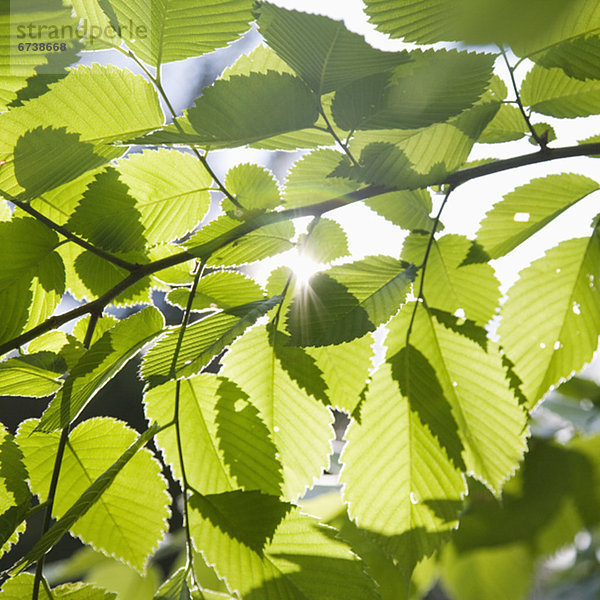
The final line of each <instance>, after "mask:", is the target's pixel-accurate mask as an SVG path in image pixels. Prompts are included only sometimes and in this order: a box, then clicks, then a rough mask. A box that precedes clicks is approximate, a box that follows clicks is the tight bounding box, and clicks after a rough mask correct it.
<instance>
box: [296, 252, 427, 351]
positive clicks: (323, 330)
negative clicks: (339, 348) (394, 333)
mask: <svg viewBox="0 0 600 600" xmlns="http://www.w3.org/2000/svg"><path fill="white" fill-rule="evenodd" d="M415 275H416V270H415V267H414V266H413V265H407V264H406V263H405V262H403V261H400V260H397V259H395V258H392V257H390V256H383V255H380V256H370V257H368V258H365V259H363V260H360V261H356V262H353V263H350V264H347V265H341V266H339V267H332V268H331V269H329V270H327V271H323V272H321V273H317V274H316V275H314V276H313V277H312V278H311V280H310V281H309V282H308V283H307V284H306V289H301V290H298V293H297V294H296V296H295V297H294V299H293V301H292V304H291V306H290V309H289V312H288V315H287V326H288V329H289V331H290V333H291V335H292V340H293V342H294V343H297V344H299V345H302V346H328V345H330V344H339V343H341V342H349V341H350V340H353V339H354V338H357V337H361V336H363V335H364V334H365V333H367V332H368V331H373V330H374V329H375V328H376V327H377V326H378V325H380V324H382V323H384V322H385V321H387V320H388V319H389V318H390V317H391V316H392V315H394V314H395V313H396V312H397V311H398V309H399V308H400V306H401V304H402V303H403V302H404V300H405V298H406V293H407V292H408V289H409V286H410V284H411V282H412V281H413V280H414V278H415Z"/></svg>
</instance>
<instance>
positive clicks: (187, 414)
mask: <svg viewBox="0 0 600 600" xmlns="http://www.w3.org/2000/svg"><path fill="white" fill-rule="evenodd" d="M176 385H177V384H176V383H175V382H168V383H166V384H164V385H161V386H159V387H156V388H153V389H151V390H149V391H148V392H147V393H146V394H145V396H144V403H145V411H146V415H147V417H148V418H149V419H151V420H153V421H156V422H157V423H158V424H159V425H166V424H167V423H169V422H171V421H172V419H173V418H174V417H175V414H174V410H175V409H174V406H175V394H176ZM179 385H180V390H179V430H180V435H181V440H182V444H181V451H182V455H183V462H184V465H185V472H186V478H187V481H188V483H189V485H191V486H193V488H194V489H195V490H198V491H200V492H202V493H206V494H218V493H221V492H227V491H232V490H235V489H239V488H243V489H246V490H252V489H260V490H262V491H264V492H265V493H267V494H273V495H275V496H279V495H280V493H281V484H282V475H281V464H280V463H279V461H278V459H277V458H276V454H277V449H276V448H275V445H274V444H273V441H272V440H271V435H270V433H269V431H268V429H267V427H266V426H265V424H264V423H263V421H262V419H261V417H260V415H259V414H258V413H257V410H256V408H255V407H254V406H253V405H252V404H251V403H250V402H249V401H248V397H247V395H246V394H244V393H243V392H242V391H241V390H240V389H239V388H238V387H237V386H235V385H234V384H232V383H231V382H229V381H227V380H225V379H223V378H221V377H219V378H218V377H215V376H214V375H209V374H203V375H196V376H194V377H191V378H189V379H185V380H183V381H181V382H180V383H179ZM156 444H157V446H158V447H159V448H160V449H161V450H162V452H163V454H164V457H165V460H166V462H167V464H169V465H170V467H171V469H172V470H173V474H174V476H175V477H177V478H178V479H181V465H180V461H179V450H178V447H177V434H176V431H175V428H174V427H170V428H168V429H165V430H164V431H162V432H161V433H159V434H157V436H156ZM198 456H202V457H203V458H202V460H197V457H198Z"/></svg>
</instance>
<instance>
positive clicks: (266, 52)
mask: <svg viewBox="0 0 600 600" xmlns="http://www.w3.org/2000/svg"><path fill="white" fill-rule="evenodd" d="M269 71H275V72H276V73H287V74H288V75H294V74H295V73H294V69H292V67H290V66H289V65H288V64H287V63H286V62H285V61H284V60H283V59H282V58H279V56H278V55H277V53H276V52H274V51H273V50H271V48H269V47H268V46H264V45H262V44H260V45H258V46H256V48H254V49H253V50H251V51H250V52H248V54H242V55H241V56H240V57H239V58H238V59H237V60H236V61H235V62H234V63H233V64H232V65H229V66H228V67H226V68H225V70H224V71H223V73H221V76H220V77H219V79H231V78H232V77H234V76H236V75H250V74H251V73H262V74H263V75H266V74H267V73H268V72H269Z"/></svg>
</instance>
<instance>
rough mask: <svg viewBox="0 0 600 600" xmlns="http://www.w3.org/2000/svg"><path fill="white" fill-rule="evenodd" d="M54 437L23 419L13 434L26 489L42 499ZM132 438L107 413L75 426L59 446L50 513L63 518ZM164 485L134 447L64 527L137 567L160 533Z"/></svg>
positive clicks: (142, 452)
mask: <svg viewBox="0 0 600 600" xmlns="http://www.w3.org/2000/svg"><path fill="white" fill-rule="evenodd" d="M59 437H60V432H52V433H43V432H39V431H37V430H36V421H34V420H29V421H26V422H25V423H23V424H22V425H21V427H20V428H19V432H18V434H17V443H18V444H19V447H20V449H21V451H22V452H23V455H24V462H25V466H26V467H27V471H28V473H29V479H30V481H31V487H32V490H33V492H34V493H36V494H38V496H40V498H41V499H42V500H43V499H45V497H46V495H47V493H48V486H49V484H50V478H51V476H52V469H53V463H54V457H55V455H56V449H57V445H58V439H59ZM136 437H137V436H136V433H135V432H134V431H133V430H132V429H130V428H129V427H127V426H126V425H125V424H124V423H122V422H119V421H116V420H114V419H111V418H108V417H104V418H94V419H89V420H87V421H84V422H82V423H81V424H79V425H78V426H77V427H76V428H75V429H74V430H73V431H72V432H71V434H70V435H69V443H68V444H67V447H66V448H65V454H64V456H63V462H62V468H61V471H60V476H59V480H58V487H57V491H56V498H55V501H54V509H53V514H54V515H55V516H56V517H61V516H63V515H64V514H65V513H66V512H67V511H68V510H69V509H70V508H71V506H72V505H73V504H74V503H75V502H76V501H77V500H78V499H79V498H80V496H82V494H83V493H84V492H85V491H86V490H87V489H88V488H89V486H90V484H91V483H92V482H93V481H94V480H95V479H97V478H98V477H99V476H101V475H102V474H103V473H104V472H105V471H106V470H107V469H109V467H111V465H113V463H115V461H117V459H119V458H120V457H121V455H122V454H123V453H124V452H125V450H126V449H127V448H128V447H129V446H130V445H131V444H132V443H133V442H134V441H135V439H136ZM166 487H167V485H166V481H165V479H164V478H163V476H162V475H161V472H160V465H159V464H158V462H157V461H156V460H155V459H154V458H153V457H152V454H151V453H150V451H149V450H145V449H142V450H139V451H138V452H137V453H136V454H135V455H134V456H133V457H132V458H130V460H129V461H128V462H127V464H125V465H124V466H122V468H121V469H120V472H119V473H118V474H117V475H116V477H114V479H113V481H112V482H111V483H110V485H109V487H108V489H106V490H105V491H104V493H103V494H102V496H101V497H100V498H101V499H100V500H98V501H97V502H95V503H94V504H93V505H92V506H91V507H89V508H88V509H87V512H85V514H82V516H80V518H79V519H78V520H77V521H76V522H75V523H74V524H72V526H71V528H70V529H71V531H72V532H73V534H74V535H77V536H78V537H80V538H81V539H82V540H84V541H85V542H87V543H90V544H92V545H94V546H95V547H96V548H98V549H99V550H102V552H104V553H105V554H108V555H113V556H116V557H118V558H119V559H120V560H122V561H124V562H126V563H128V564H130V565H132V566H133V567H135V568H136V569H138V570H139V571H141V570H143V569H144V566H145V563H146V561H147V559H148V557H149V555H150V554H151V553H152V551H153V550H154V549H155V548H156V547H157V545H158V542H159V541H160V539H161V538H162V536H163V535H164V533H165V531H166V525H167V524H166V519H167V518H168V517H169V509H168V504H169V501H170V498H169V496H168V494H167V492H166ZM140 492H141V493H140ZM59 523H60V521H59Z"/></svg>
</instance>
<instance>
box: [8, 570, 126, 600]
mask: <svg viewBox="0 0 600 600" xmlns="http://www.w3.org/2000/svg"><path fill="white" fill-rule="evenodd" d="M34 579H35V576H34V575H33V573H21V574H19V575H17V576H16V577H11V578H10V579H9V580H8V581H7V582H6V583H5V584H4V585H3V586H2V591H1V592H0V598H2V600H24V598H31V597H32V594H33V582H34ZM39 598H40V600H54V599H55V598H56V600H58V599H59V598H64V599H65V600H117V595H116V594H113V593H112V592H107V591H106V590H103V589H101V588H97V587H94V586H92V585H89V584H87V583H65V584H63V585H59V586H58V587H55V588H53V589H52V599H51V598H50V596H49V595H48V593H47V592H46V590H45V589H44V586H43V585H42V586H40V592H39Z"/></svg>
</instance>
